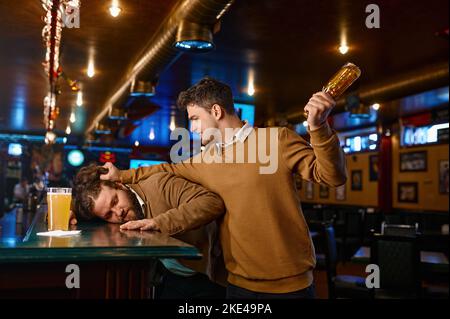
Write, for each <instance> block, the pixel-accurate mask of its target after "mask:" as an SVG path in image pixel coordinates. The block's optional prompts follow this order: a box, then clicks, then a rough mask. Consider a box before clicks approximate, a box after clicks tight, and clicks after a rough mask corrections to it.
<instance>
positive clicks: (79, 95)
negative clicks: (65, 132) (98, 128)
mask: <svg viewBox="0 0 450 319" xmlns="http://www.w3.org/2000/svg"><path fill="white" fill-rule="evenodd" d="M77 106H83V92H81V91H78V93H77ZM72 123H73V122H72Z"/></svg>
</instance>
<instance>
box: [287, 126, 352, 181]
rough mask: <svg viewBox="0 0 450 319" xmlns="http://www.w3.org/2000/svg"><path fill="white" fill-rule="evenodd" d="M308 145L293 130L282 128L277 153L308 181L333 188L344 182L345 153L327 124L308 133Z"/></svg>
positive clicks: (345, 172)
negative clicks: (309, 141) (278, 151)
mask: <svg viewBox="0 0 450 319" xmlns="http://www.w3.org/2000/svg"><path fill="white" fill-rule="evenodd" d="M309 134H310V136H311V143H308V142H307V141H306V140H305V139H303V138H302V137H301V136H299V135H298V134H297V133H295V132H294V131H292V130H290V129H287V128H281V129H280V133H279V139H280V150H281V152H282V158H283V161H284V162H285V164H286V166H287V167H288V168H289V169H290V170H292V171H293V172H296V173H298V174H300V175H301V177H302V178H303V179H305V180H308V181H315V182H317V183H322V184H326V185H328V186H331V187H336V186H340V185H342V184H344V183H345V182H346V180H347V169H346V163H345V154H344V151H343V150H342V148H341V146H340V144H339V138H338V137H337V134H336V132H335V131H333V130H332V129H331V128H330V126H329V125H328V123H325V124H324V125H322V126H321V127H320V128H318V129H316V130H313V131H309Z"/></svg>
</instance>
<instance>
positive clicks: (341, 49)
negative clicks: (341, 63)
mask: <svg viewBox="0 0 450 319" xmlns="http://www.w3.org/2000/svg"><path fill="white" fill-rule="evenodd" d="M348 50H349V47H348V46H347V45H346V44H341V45H340V46H339V52H340V53H341V54H342V55H344V54H346V53H347V52H348Z"/></svg>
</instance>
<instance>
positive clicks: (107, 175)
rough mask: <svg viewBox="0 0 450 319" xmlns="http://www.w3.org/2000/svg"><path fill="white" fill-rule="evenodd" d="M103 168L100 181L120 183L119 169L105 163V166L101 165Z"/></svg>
mask: <svg viewBox="0 0 450 319" xmlns="http://www.w3.org/2000/svg"><path fill="white" fill-rule="evenodd" d="M103 168H105V171H104V172H101V173H102V174H101V175H100V179H101V180H104V181H111V182H120V175H119V172H120V171H119V169H118V168H117V167H115V166H114V164H113V163H110V162H106V163H105V165H103Z"/></svg>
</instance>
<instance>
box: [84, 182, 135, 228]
mask: <svg viewBox="0 0 450 319" xmlns="http://www.w3.org/2000/svg"><path fill="white" fill-rule="evenodd" d="M93 201H94V207H93V210H92V213H93V214H94V215H95V216H97V217H98V218H100V219H103V220H104V221H107V222H108V223H114V224H120V223H124V222H128V221H130V220H136V219H140V218H142V212H141V207H140V205H139V202H138V200H137V198H136V196H135V195H134V194H133V193H132V192H131V191H130V190H129V189H128V188H126V187H125V186H123V185H121V184H117V188H112V187H109V186H105V185H101V191H100V193H99V195H98V197H97V198H96V199H94V198H93Z"/></svg>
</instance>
